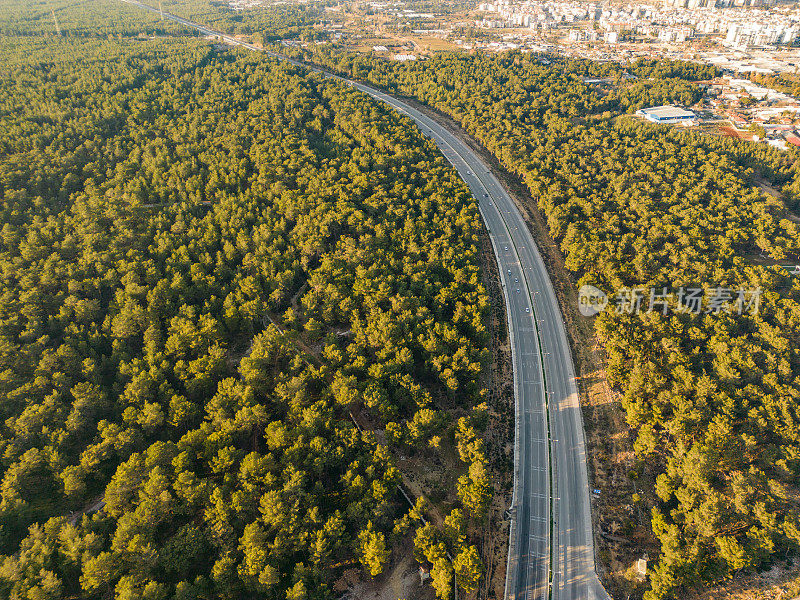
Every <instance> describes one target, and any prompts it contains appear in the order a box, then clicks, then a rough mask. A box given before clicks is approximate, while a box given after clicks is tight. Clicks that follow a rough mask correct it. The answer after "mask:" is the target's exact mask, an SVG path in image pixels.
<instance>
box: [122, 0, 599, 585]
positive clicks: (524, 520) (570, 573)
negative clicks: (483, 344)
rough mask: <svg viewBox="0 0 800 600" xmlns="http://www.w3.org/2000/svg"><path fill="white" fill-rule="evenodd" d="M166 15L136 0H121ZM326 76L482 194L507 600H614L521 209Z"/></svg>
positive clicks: (555, 321) (556, 325)
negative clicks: (493, 262)
mask: <svg viewBox="0 0 800 600" xmlns="http://www.w3.org/2000/svg"><path fill="white" fill-rule="evenodd" d="M122 1H123V2H127V3H129V4H135V5H136V6H139V7H140V8H143V9H145V10H149V11H151V12H154V13H157V14H158V13H159V10H158V9H155V8H153V7H151V6H148V5H146V4H142V3H140V2H138V1H137V0H122ZM163 14H164V17H165V18H168V19H171V20H173V21H176V22H178V23H181V24H183V25H186V26H188V27H192V28H195V29H197V30H199V31H200V32H202V33H204V34H207V35H215V36H219V37H221V38H222V39H224V40H225V41H226V42H228V43H231V44H234V45H238V46H244V47H245V48H248V49H250V50H254V51H263V50H262V49H261V48H259V47H257V46H254V45H252V44H248V43H246V42H242V41H240V40H238V39H236V38H234V37H232V36H229V35H226V34H223V33H220V32H217V31H214V30H211V29H209V28H207V27H205V26H203V25H200V24H198V23H194V22H191V21H188V20H186V19H183V18H181V17H178V16H175V15H172V14H169V13H166V12H165V13H163ZM267 54H268V55H270V56H272V57H274V58H278V59H281V60H288V61H289V62H291V63H293V64H296V65H298V66H303V67H305V68H309V69H312V70H317V71H320V72H323V73H325V74H326V75H327V76H329V77H334V78H336V79H339V80H341V81H343V82H345V83H346V84H348V85H350V86H352V87H354V88H356V89H357V90H359V91H361V92H363V93H365V94H368V95H370V96H372V97H373V98H376V99H377V100H380V101H382V102H385V103H386V104H388V105H389V106H391V107H392V108H393V109H395V110H396V111H397V112H399V113H402V114H404V115H407V116H408V117H410V118H411V119H413V120H414V121H415V122H416V123H417V125H418V126H419V127H421V129H422V131H423V132H424V133H425V134H426V135H427V136H428V137H430V138H431V139H432V140H434V141H435V142H436V144H437V145H438V146H439V148H440V149H441V151H442V152H443V153H444V155H445V156H446V157H447V159H448V160H449V161H450V162H451V163H452V165H453V166H454V167H455V168H456V169H457V170H458V173H459V174H460V175H461V177H462V179H463V180H464V181H465V182H466V183H467V185H468V186H469V187H470V189H471V190H472V193H473V194H474V196H475V197H476V198H477V199H478V206H479V208H480V212H481V215H482V217H483V220H484V222H485V223H486V227H487V228H488V230H489V236H490V238H491V241H492V246H493V247H494V252H495V256H496V258H497V264H498V266H499V268H500V276H501V280H502V285H503V291H504V296H505V302H506V312H507V315H508V325H509V334H510V342H511V352H512V362H513V367H514V391H515V393H514V395H515V411H516V428H515V440H514V495H513V500H512V509H511V515H512V517H511V518H512V522H511V532H510V540H509V542H510V543H509V555H508V570H507V574H506V598H507V599H508V600H523V599H524V600H550V599H554V600H593V599H598V600H607V599H608V598H609V596H608V594H607V593H606V591H605V590H604V589H603V587H602V585H601V584H600V581H599V579H598V577H597V575H596V573H595V570H594V544H593V539H592V525H591V515H590V508H589V484H588V476H587V471H586V450H585V443H584V438H583V419H582V414H581V408H580V402H579V397H578V390H577V386H576V383H575V369H574V367H573V364H572V355H571V353H570V348H569V343H568V341H567V335H566V330H565V328H564V324H563V321H562V318H561V313H560V310H559V307H558V301H557V299H556V295H555V292H554V291H553V286H552V284H551V282H550V278H549V276H548V274H547V270H546V268H545V265H544V262H543V261H542V258H541V256H540V255H539V251H538V250H537V248H536V245H535V243H534V241H533V237H532V236H531V234H530V232H529V231H528V228H527V225H526V224H525V221H524V219H523V218H522V215H521V214H520V212H519V210H518V209H517V206H516V205H515V204H514V202H513V200H512V199H511V197H510V196H509V195H508V193H507V192H506V190H505V189H504V188H503V187H502V186H501V185H500V182H499V181H498V180H497V178H495V176H494V175H492V173H491V172H490V171H489V168H488V167H487V166H486V164H485V163H484V162H483V161H482V160H481V159H480V158H479V157H478V156H477V155H476V154H475V153H474V152H473V151H472V150H471V149H470V148H469V147H468V146H467V145H466V144H465V143H463V142H462V141H461V140H460V139H459V138H458V137H456V136H455V135H454V134H452V133H450V132H449V131H448V130H447V129H445V128H444V127H442V126H441V125H439V123H437V122H436V121H434V120H433V119H431V118H430V117H428V116H427V115H425V114H424V113H422V112H420V111H418V110H416V109H414V108H413V107H412V106H410V105H409V104H407V103H405V102H403V101H401V100H398V99H397V98H394V97H392V96H389V95H388V94H385V93H383V92H381V91H380V90H377V89H375V88H372V87H370V86H366V85H363V84H361V83H358V82H355V81H350V80H347V79H343V78H341V77H336V76H333V75H330V74H328V73H326V72H325V71H322V70H321V69H314V67H311V66H309V65H305V64H303V63H300V62H299V61H295V60H291V59H288V58H286V57H283V56H280V55H278V54H273V53H271V52H267Z"/></svg>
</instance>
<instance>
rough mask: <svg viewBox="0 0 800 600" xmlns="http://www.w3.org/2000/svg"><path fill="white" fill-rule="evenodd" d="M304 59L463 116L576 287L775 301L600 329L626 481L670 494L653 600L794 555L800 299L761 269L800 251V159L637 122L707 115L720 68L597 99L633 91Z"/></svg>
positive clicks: (332, 57) (515, 63) (506, 62)
mask: <svg viewBox="0 0 800 600" xmlns="http://www.w3.org/2000/svg"><path fill="white" fill-rule="evenodd" d="M305 58H307V59H309V60H313V61H314V62H318V63H321V64H324V65H327V66H329V67H330V68H332V69H334V70H336V71H338V72H340V73H343V74H346V75H348V76H352V77H356V78H358V79H362V80H366V81H369V82H372V83H374V84H376V85H379V86H382V87H384V88H387V89H389V90H392V91H395V92H398V93H401V94H405V95H408V96H412V97H414V98H416V99H417V100H419V101H420V102H422V103H425V104H428V105H430V106H431V107H433V108H435V109H437V110H439V111H441V112H443V113H445V114H448V115H450V116H452V117H453V118H454V119H455V120H456V121H457V122H458V123H459V124H461V125H462V126H463V127H464V129H466V130H467V131H468V132H469V133H470V134H472V135H474V136H475V137H476V138H477V139H479V140H480V141H481V142H482V143H483V144H484V145H485V146H486V147H487V148H488V149H489V150H490V151H491V152H492V153H493V154H494V155H495V156H496V157H497V158H498V159H499V160H500V162H501V163H502V164H503V165H504V166H505V167H506V168H507V169H508V170H509V171H511V172H512V173H514V174H516V175H518V176H519V177H520V178H521V179H522V180H523V181H524V182H525V184H526V186H527V187H528V188H529V190H530V193H531V195H532V197H533V198H534V199H535V201H536V203H537V207H536V208H537V209H538V210H540V211H541V212H542V214H543V216H544V219H545V220H546V222H547V225H548V228H549V230H550V233H551V235H552V237H553V238H554V239H555V240H556V241H557V242H558V243H559V244H560V247H561V250H562V252H563V255H564V258H565V261H566V267H567V268H568V269H569V270H570V271H571V272H572V273H574V278H575V282H576V283H577V284H578V285H580V284H583V283H590V284H593V285H595V286H597V287H599V288H600V289H602V290H604V291H605V292H607V293H608V294H609V295H610V296H611V297H612V299H613V297H614V294H616V293H617V292H618V291H619V290H620V289H621V288H623V287H628V288H634V287H640V288H643V289H645V290H649V289H651V288H652V289H656V290H659V291H660V290H662V289H663V288H664V287H667V288H669V289H672V290H677V289H678V288H680V287H684V288H689V287H701V288H703V289H704V290H705V292H706V294H709V293H711V290H712V288H717V287H727V288H733V289H739V288H743V289H760V290H761V291H762V296H761V303H760V307H759V311H758V314H749V313H748V314H744V315H741V316H740V315H738V314H727V313H725V312H724V311H722V312H720V313H719V314H713V313H712V314H704V313H701V314H691V313H686V312H682V311H680V310H679V307H678V306H677V298H676V297H675V296H674V295H673V297H672V298H671V299H670V300H669V302H670V304H669V310H668V311H667V314H661V311H660V310H657V311H653V312H648V311H647V310H645V311H642V313H641V314H626V313H624V312H623V313H621V314H617V313H615V312H613V311H606V312H604V313H602V315H600V316H599V317H598V318H596V320H595V329H596V332H597V336H598V338H599V339H600V340H601V341H602V343H603V344H604V346H605V350H606V353H607V360H608V370H607V377H608V380H609V382H610V383H611V385H612V386H613V387H614V388H615V389H616V390H618V392H619V394H620V396H621V402H622V405H623V407H624V409H625V411H626V413H627V419H628V423H629V425H630V427H631V428H632V429H633V430H634V431H635V432H636V442H635V444H634V447H635V450H636V457H637V460H636V463H635V465H634V468H633V469H631V472H630V473H629V476H630V477H632V478H638V477H640V476H642V475H644V474H648V475H650V476H651V477H653V478H654V479H655V485H654V488H655V495H654V496H653V501H652V502H648V503H645V505H642V504H639V507H640V508H643V509H645V510H646V511H648V512H649V513H650V515H651V527H652V532H653V533H654V534H655V536H656V537H657V539H658V541H659V546H660V553H659V556H658V557H657V561H656V565H655V568H654V570H653V571H652V572H651V575H650V582H649V583H650V589H649V590H648V591H647V593H646V594H645V597H646V598H649V599H660V598H667V597H681V595H682V594H683V593H684V592H685V591H686V590H688V589H691V588H694V587H697V586H707V585H709V584H714V583H717V582H721V581H724V580H725V579H727V578H730V577H733V576H735V575H736V574H738V573H743V572H748V571H754V570H759V569H762V568H765V567H767V566H769V565H770V564H771V563H773V562H774V561H777V560H782V559H788V560H791V559H792V557H793V556H796V555H797V552H798V550H800V503H799V502H798V498H800V494H798V492H799V491H800V488H799V487H798V484H800V462H799V461H798V456H800V437H798V433H797V431H798V426H799V425H800V413H798V408H797V407H798V402H799V401H800V385H798V375H800V354H799V353H798V339H799V336H798V328H799V327H800V304H798V300H800V285H798V283H797V280H795V279H792V278H791V277H790V276H788V274H787V273H786V272H785V271H782V270H780V269H778V268H767V267H759V266H752V265H751V264H750V263H749V262H748V261H747V260H746V259H745V256H746V255H752V253H753V252H756V253H763V254H764V255H766V256H769V257H771V258H773V259H777V260H797V258H798V256H799V255H800V232H799V231H798V227H797V225H796V223H794V222H792V220H791V219H790V218H789V213H788V211H787V207H789V208H792V207H795V206H796V202H797V200H796V199H797V197H798V196H797V192H798V189H800V174H799V173H798V162H797V156H796V154H795V153H794V152H793V151H792V152H787V153H783V154H782V153H780V152H779V151H778V150H775V149H770V148H767V147H765V146H763V145H754V144H742V143H738V142H737V141H734V140H726V139H720V138H713V137H704V136H700V135H697V134H692V133H687V132H681V131H678V130H676V129H673V128H669V127H659V126H655V125H652V124H649V123H644V122H637V121H635V120H633V119H632V118H631V117H629V116H625V113H626V112H629V111H633V110H635V109H637V108H638V107H640V106H644V105H650V104H662V103H666V102H684V103H690V102H691V101H692V100H696V99H697V98H698V97H699V89H698V88H697V87H696V86H695V85H694V84H693V83H691V80H700V79H705V78H708V77H711V76H713V75H714V74H715V71H714V69H713V68H712V67H701V66H698V65H694V64H688V63H677V62H673V63H668V64H659V63H654V62H652V61H640V62H638V63H636V64H634V65H631V66H629V67H628V69H627V70H628V72H629V73H631V74H633V75H636V76H638V77H639V79H638V80H636V81H634V82H632V83H630V84H629V85H624V86H620V87H619V88H615V90H614V91H613V92H612V93H610V94H606V95H604V96H601V95H599V94H598V92H597V91H596V90H595V89H594V88H593V87H591V86H590V85H586V84H583V83H582V81H581V79H580V77H586V76H592V77H596V76H603V77H607V76H616V77H618V78H622V76H623V73H622V69H621V67H619V66H615V65H602V66H600V65H594V64H593V63H590V62H588V61H559V60H557V59H553V58H552V57H547V58H548V60H546V61H545V60H540V59H539V57H537V56H535V55H532V54H525V55H523V54H520V53H506V54H501V55H481V54H478V55H474V56H465V55H460V54H455V53H453V54H440V55H437V56H435V57H433V58H431V59H430V60H425V61H417V62H412V63H406V64H398V63H392V62H387V61H383V60H377V59H373V58H370V57H368V56H359V55H354V54H345V53H336V52H332V51H331V50H329V49H327V48H324V47H318V48H313V49H309V50H308V51H306V53H305ZM756 179H759V180H765V181H769V182H771V183H772V184H773V185H775V186H778V187H779V188H780V187H782V188H783V190H784V199H785V203H784V202H781V201H778V200H776V199H774V198H771V197H768V196H765V195H763V194H762V193H760V192H759V190H758V189H756V188H755V187H754V183H755V181H756ZM644 306H645V308H646V307H647V301H645V303H644ZM630 502H631V503H632V504H637V503H641V502H643V499H642V498H641V497H639V495H638V494H637V495H636V497H631V499H630ZM652 558H654V557H651V559H652Z"/></svg>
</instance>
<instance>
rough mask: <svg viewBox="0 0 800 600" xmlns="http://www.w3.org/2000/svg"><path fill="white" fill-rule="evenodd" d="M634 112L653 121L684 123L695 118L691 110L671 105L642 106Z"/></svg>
mask: <svg viewBox="0 0 800 600" xmlns="http://www.w3.org/2000/svg"><path fill="white" fill-rule="evenodd" d="M636 114H637V115H640V116H642V117H644V118H645V119H647V120H648V121H653V123H686V122H691V121H694V120H695V119H696V118H697V116H696V115H695V114H694V113H693V112H692V111H690V110H686V109H683V108H680V107H679V106H671V105H668V106H656V107H654V108H643V109H641V110H638V111H636Z"/></svg>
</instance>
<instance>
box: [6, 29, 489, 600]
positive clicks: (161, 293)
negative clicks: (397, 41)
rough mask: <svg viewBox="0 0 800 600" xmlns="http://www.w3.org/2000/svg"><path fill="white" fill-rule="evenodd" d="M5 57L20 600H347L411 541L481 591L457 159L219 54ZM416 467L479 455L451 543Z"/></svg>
mask: <svg viewBox="0 0 800 600" xmlns="http://www.w3.org/2000/svg"><path fill="white" fill-rule="evenodd" d="M63 22H64V23H66V22H73V23H75V22H78V20H77V18H76V20H75V21H69V20H68V19H67V18H64V19H63ZM147 22H150V21H147ZM139 25H141V24H140V23H133V22H131V23H127V24H126V28H129V29H126V30H130V31H135V30H137V29H139ZM0 62H2V65H3V68H2V70H0V73H2V75H0V88H2V93H1V94H0V106H1V108H0V197H2V208H0V211H1V218H0V220H1V221H2V238H0V297H2V303H0V394H2V402H0V423H1V424H2V425H0V457H1V458H0V474H1V475H0V554H2V555H4V556H2V557H1V558H0V596H2V597H5V598H15V599H22V598H28V599H31V598H36V599H43V600H44V599H55V598H75V597H81V598H87V599H88V598H98V599H99V598H108V597H112V596H113V597H115V598H120V599H126V600H127V599H147V600H166V599H172V598H174V599H180V600H188V599H201V598H203V599H212V598H230V599H242V598H289V599H292V600H302V599H314V598H327V597H330V595H331V593H332V592H331V587H330V586H331V582H332V579H333V578H335V577H336V576H337V573H340V572H341V571H342V569H344V568H358V569H361V570H362V572H363V573H364V576H365V577H367V578H369V577H373V576H376V575H378V574H380V573H381V572H382V571H383V569H384V568H385V567H386V565H387V564H388V562H389V561H390V560H391V553H392V549H393V548H394V547H395V546H396V542H397V540H398V539H399V538H401V537H404V536H413V537H414V539H415V542H416V543H415V554H416V556H417V557H418V559H419V560H420V561H421V562H423V563H425V562H426V561H427V564H429V566H430V567H431V574H432V584H433V586H434V587H435V588H436V591H437V593H438V594H439V595H440V596H441V597H442V598H445V597H448V596H449V595H450V594H451V593H452V588H451V586H452V585H453V581H454V576H455V582H456V584H457V585H458V586H459V587H461V588H462V589H463V590H465V591H471V590H474V589H475V587H476V585H477V582H478V580H479V579H480V577H481V573H482V565H481V559H480V556H479V554H478V551H477V549H476V546H475V543H474V540H473V539H471V537H470V535H469V532H468V528H469V526H470V524H471V523H475V522H481V520H482V519H484V518H485V512H486V508H487V505H488V502H489V500H490V499H491V494H492V485H491V481H490V480H489V475H488V471H487V468H486V451H485V448H484V442H483V440H482V438H481V429H482V427H483V426H484V424H485V421H486V416H485V411H486V406H485V404H484V397H485V393H484V392H483V391H482V384H481V376H482V373H483V370H484V366H485V363H486V361H487V357H488V351H487V343H488V334H487V330H486V326H485V320H486V319H485V317H486V313H487V310H488V298H487V295H486V292H485V290H484V287H483V284H482V280H481V277H482V275H481V269H480V260H479V250H478V248H479V244H478V240H479V233H480V231H481V227H482V226H481V224H480V219H479V214H478V211H477V205H476V202H475V200H474V199H473V198H472V196H471V195H470V193H469V191H468V189H467V187H466V185H465V184H464V183H463V182H462V181H461V180H460V179H459V178H458V176H457V174H456V173H455V171H454V170H453V168H452V167H451V166H450V165H449V163H447V161H446V160H445V159H444V157H443V156H442V155H441V154H440V153H439V152H438V151H437V150H436V147H435V146H434V145H433V143H432V142H430V141H428V140H427V139H426V138H425V137H424V136H423V135H422V134H421V133H420V132H419V131H418V130H417V129H416V128H415V127H413V126H412V125H411V122H410V121H409V120H407V119H406V118H404V117H401V116H399V115H397V114H395V113H392V112H390V111H389V110H388V109H386V108H383V107H381V106H379V105H377V104H376V103H375V102H374V101H372V100H370V99H368V98H367V97H365V96H363V95H361V94H359V93H357V92H356V91H354V90H352V89H350V88H349V87H347V86H344V85H342V84H340V83H337V82H335V81H332V80H329V79H327V80H326V79H324V78H323V77H322V76H320V75H314V74H309V73H308V72H306V71H305V70H304V69H302V68H298V67H293V66H291V65H288V64H286V63H280V62H278V61H275V60H272V59H267V58H265V57H263V56H260V55H256V54H253V53H248V52H246V51H236V50H225V49H219V48H217V47H216V46H215V45H214V44H209V43H207V42H201V41H199V40H192V39H187V38H161V39H138V38H128V37H125V36H122V35H119V36H113V37H112V39H106V38H105V37H104V36H94V37H93V36H91V35H88V34H87V35H85V36H84V35H69V34H66V33H65V34H64V35H63V36H61V37H59V36H53V35H52V34H48V35H45V36H39V37H36V36H34V35H23V36H16V37H15V36H9V35H3V36H2V37H0ZM453 408H455V409H457V410H458V414H459V416H458V418H457V419H456V418H454V417H453V416H452V415H453V411H452V410H448V409H453ZM354 415H358V416H359V418H361V419H366V420H369V421H370V422H372V423H375V424H376V427H375V428H373V429H374V430H369V429H365V430H364V431H363V432H362V431H360V429H359V428H358V426H357V425H356V423H355V422H354ZM397 452H403V453H404V454H410V455H413V454H419V455H421V456H423V457H428V458H429V459H430V457H432V456H435V455H437V454H441V453H444V452H450V453H451V454H454V455H455V456H456V460H457V461H458V465H459V466H458V473H457V474H456V478H457V490H456V491H455V492H454V496H455V497H456V501H455V502H454V503H453V505H452V506H451V507H450V509H451V510H450V512H449V513H448V514H446V515H445V518H444V521H443V523H442V524H441V525H440V526H436V525H433V524H428V525H425V526H422V521H421V517H422V516H423V515H424V514H425V511H426V510H427V506H426V503H425V501H424V498H419V499H418V501H417V503H416V505H415V506H414V507H411V508H410V507H409V506H408V505H407V504H406V501H405V500H404V498H403V497H402V496H401V494H400V492H399V490H398V484H399V483H400V480H401V473H400V472H399V470H398V468H397V467H396V465H395V461H394V458H393V456H394V455H395V453H397ZM98 508H100V510H98ZM415 530H416V531H415Z"/></svg>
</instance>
